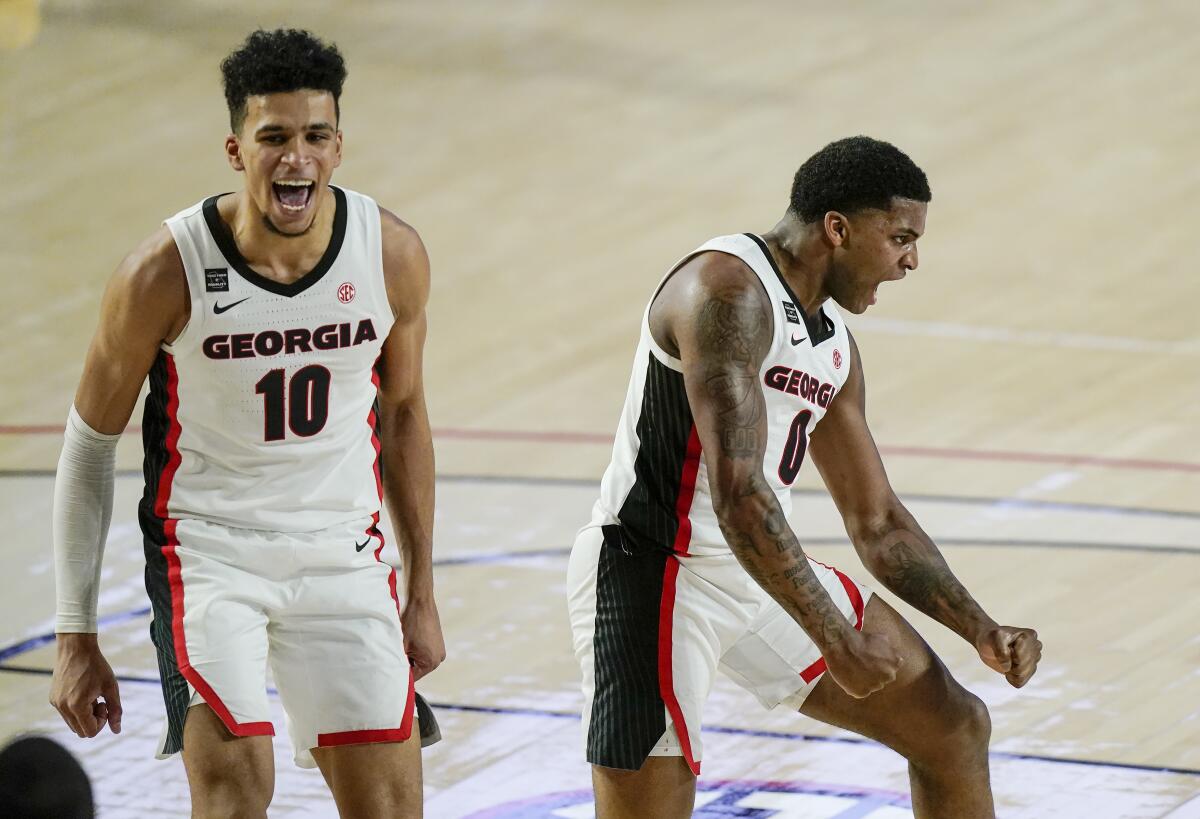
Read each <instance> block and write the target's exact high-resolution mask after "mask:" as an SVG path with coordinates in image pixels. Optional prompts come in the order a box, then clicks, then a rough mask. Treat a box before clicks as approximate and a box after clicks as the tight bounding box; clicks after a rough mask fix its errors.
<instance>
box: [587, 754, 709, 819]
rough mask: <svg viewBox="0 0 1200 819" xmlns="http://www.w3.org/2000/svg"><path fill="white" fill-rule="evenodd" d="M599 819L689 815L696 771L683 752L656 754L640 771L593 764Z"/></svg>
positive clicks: (683, 818)
mask: <svg viewBox="0 0 1200 819" xmlns="http://www.w3.org/2000/svg"><path fill="white" fill-rule="evenodd" d="M592 789H593V791H594V792H595V794H596V819H686V817H689V816H691V815H692V810H693V808H694V807H695V804H696V775H695V774H694V773H692V769H691V768H690V767H688V764H687V760H685V759H684V758H683V757H682V756H652V757H650V758H648V759H647V760H646V761H645V762H644V763H643V764H642V767H641V768H640V769H638V770H636V771H623V770H618V769H616V768H605V767H603V766H601V765H593V766H592Z"/></svg>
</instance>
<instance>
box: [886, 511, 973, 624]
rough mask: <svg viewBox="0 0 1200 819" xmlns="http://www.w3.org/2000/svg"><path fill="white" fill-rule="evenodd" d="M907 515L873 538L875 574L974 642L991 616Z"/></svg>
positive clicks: (913, 603)
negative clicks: (976, 635) (980, 626)
mask: <svg viewBox="0 0 1200 819" xmlns="http://www.w3.org/2000/svg"><path fill="white" fill-rule="evenodd" d="M905 516H906V517H908V518H909V520H904V519H901V520H900V521H898V522H897V523H898V525H896V526H895V527H894V528H892V527H889V528H888V530H887V531H886V532H884V533H882V534H878V535H876V536H875V537H874V538H872V540H873V541H874V542H873V543H871V544H869V546H870V551H871V553H873V554H875V555H876V556H877V557H876V559H875V561H873V562H874V564H875V565H874V566H872V567H871V570H872V572H873V573H874V574H875V576H876V577H878V578H879V579H880V580H881V581H883V583H884V584H885V585H886V586H887V587H888V588H889V589H891V590H892V591H893V592H895V593H896V594H897V595H898V596H899V597H900V599H902V600H904V601H905V602H906V603H908V604H909V605H911V606H913V607H914V608H916V609H918V610H919V611H922V612H924V613H925V614H928V615H929V616H930V617H932V618H933V619H935V620H937V621H938V622H940V623H942V624H943V625H945V626H946V627H947V628H949V629H951V630H952V631H954V632H956V633H958V634H959V635H961V636H962V637H964V638H966V639H968V640H971V639H973V636H974V632H975V630H976V628H977V627H978V626H979V625H980V624H981V623H986V622H987V621H988V619H989V618H988V616H987V614H986V613H984V611H983V609H982V608H981V607H980V605H979V604H978V603H977V602H975V598H973V597H972V596H971V593H970V592H968V591H967V590H966V588H965V587H964V586H963V585H962V583H960V582H959V580H958V578H957V577H955V576H954V572H952V571H950V566H949V565H947V563H946V560H945V558H943V557H942V554H941V552H939V551H938V548H937V547H936V546H934V545H933V542H932V541H931V540H930V539H929V537H928V536H927V535H925V533H924V532H922V531H920V527H918V526H917V525H916V521H915V520H911V516H909V515H907V513H905ZM905 524H910V525H911V528H910V526H908V525H905Z"/></svg>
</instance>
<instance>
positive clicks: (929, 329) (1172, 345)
mask: <svg viewBox="0 0 1200 819" xmlns="http://www.w3.org/2000/svg"><path fill="white" fill-rule="evenodd" d="M852 324H853V325H854V327H853V329H855V330H865V331H867V332H871V333H882V334H884V335H894V336H924V337H926V338H957V339H965V340H967V341H989V342H999V343H1002V344H1024V345H1026V346H1029V347H1064V348H1070V349H1077V350H1109V351H1115V352H1124V353H1160V354H1161V353H1168V354H1174V355H1200V338H1192V339H1184V340H1181V341H1165V340H1164V341H1159V340H1156V339H1150V338H1127V337H1124V336H1099V335H1092V334H1090V333H1057V332H1052V331H1049V330H1014V329H1011V328H1009V327H985V326H981V325H978V324H955V323H953V322H948V321H918V320H916V319H885V318H869V317H866V316H862V317H858V318H855V319H854V320H853V322H852Z"/></svg>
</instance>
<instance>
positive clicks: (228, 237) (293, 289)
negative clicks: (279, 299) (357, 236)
mask: <svg viewBox="0 0 1200 819" xmlns="http://www.w3.org/2000/svg"><path fill="white" fill-rule="evenodd" d="M329 189H330V190H332V191H333V198H334V202H335V203H336V208H335V210H334V214H333V233H332V235H331V236H330V237H329V245H328V246H327V247H326V248H325V253H324V254H323V255H322V256H321V260H320V261H319V262H317V266H316V267H314V268H313V269H312V270H310V271H309V272H308V273H305V274H304V275H303V276H301V277H300V278H298V279H296V281H294V282H291V283H290V284H284V283H283V282H277V281H274V280H273V279H268V278H267V277H266V276H263V275H262V274H260V273H256V272H255V271H254V269H253V268H252V267H250V265H249V264H248V263H247V262H246V258H245V257H244V256H242V252H241V251H240V250H238V247H237V242H236V241H234V238H233V233H232V232H231V231H230V230H229V226H228V225H226V224H225V222H224V221H222V219H221V214H220V213H219V212H218V210H217V200H218V199H220V198H221V197H222V196H228V195H229V194H227V193H219V194H217V195H216V196H210V197H209V198H207V199H205V200H204V222H205V223H206V224H207V225H208V231H209V233H211V234H212V237H213V241H215V242H216V243H217V247H218V248H219V249H220V251H221V253H222V254H223V255H224V256H225V260H226V261H228V262H229V264H230V265H231V266H232V267H233V269H234V270H236V271H237V273H238V275H239V276H241V277H242V278H243V279H245V280H246V281H248V282H250V284H253V285H254V286H255V287H260V288H262V289H263V290H266V291H267V292H269V293H275V294H276V295H279V296H288V297H289V298H290V297H291V296H297V295H299V294H301V293H303V292H304V291H305V290H307V289H308V288H310V287H312V286H313V285H314V284H316V283H317V282H319V281H320V280H321V279H322V278H323V277H324V276H325V274H326V273H328V272H329V268H331V267H333V263H334V262H335V261H337V257H338V253H340V252H341V250H342V243H343V242H344V241H345V239H346V224H347V222H348V221H349V214H348V213H347V211H348V208H347V205H346V193H345V191H343V190H342V189H341V188H337V187H334V186H333V185H330V186H329Z"/></svg>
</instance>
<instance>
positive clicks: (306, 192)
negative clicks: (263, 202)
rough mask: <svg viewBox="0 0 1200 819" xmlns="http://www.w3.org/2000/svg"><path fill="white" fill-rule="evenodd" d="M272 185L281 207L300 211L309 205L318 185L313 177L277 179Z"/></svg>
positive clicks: (294, 211)
mask: <svg viewBox="0 0 1200 819" xmlns="http://www.w3.org/2000/svg"><path fill="white" fill-rule="evenodd" d="M271 187H272V188H273V189H274V191H275V199H276V201H278V202H279V207H281V208H283V209H284V210H286V211H290V212H292V213H299V212H300V211H302V210H304V209H305V208H306V207H308V203H309V201H311V199H312V195H313V191H314V189H315V188H316V185H315V183H314V182H313V181H312V180H311V179H276V180H275V181H274V182H272V183H271Z"/></svg>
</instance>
